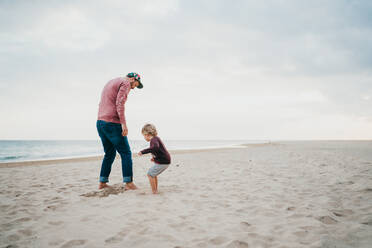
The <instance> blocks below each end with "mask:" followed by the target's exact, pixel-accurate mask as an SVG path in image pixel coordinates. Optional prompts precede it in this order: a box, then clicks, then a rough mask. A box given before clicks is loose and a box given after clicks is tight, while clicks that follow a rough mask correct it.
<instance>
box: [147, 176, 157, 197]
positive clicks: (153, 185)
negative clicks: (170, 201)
mask: <svg viewBox="0 0 372 248" xmlns="http://www.w3.org/2000/svg"><path fill="white" fill-rule="evenodd" d="M147 177H148V178H149V182H150V185H151V190H152V193H154V194H156V193H157V192H156V185H155V178H153V177H152V176H150V175H147Z"/></svg>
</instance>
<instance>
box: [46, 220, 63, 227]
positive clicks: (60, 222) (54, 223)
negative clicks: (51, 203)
mask: <svg viewBox="0 0 372 248" xmlns="http://www.w3.org/2000/svg"><path fill="white" fill-rule="evenodd" d="M48 224H49V225H52V226H59V225H62V224H63V221H49V222H48Z"/></svg>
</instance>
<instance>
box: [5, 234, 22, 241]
mask: <svg viewBox="0 0 372 248" xmlns="http://www.w3.org/2000/svg"><path fill="white" fill-rule="evenodd" d="M20 238H21V237H20V236H19V235H17V234H11V235H9V236H8V237H7V239H8V240H9V241H18V240H19V239H20Z"/></svg>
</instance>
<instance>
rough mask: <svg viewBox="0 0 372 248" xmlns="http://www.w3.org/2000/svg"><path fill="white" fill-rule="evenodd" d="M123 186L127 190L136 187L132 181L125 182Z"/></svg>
mask: <svg viewBox="0 0 372 248" xmlns="http://www.w3.org/2000/svg"><path fill="white" fill-rule="evenodd" d="M124 188H125V189H127V190H130V189H132V190H134V189H137V186H136V185H135V184H134V183H133V182H130V183H126V184H125V187H124Z"/></svg>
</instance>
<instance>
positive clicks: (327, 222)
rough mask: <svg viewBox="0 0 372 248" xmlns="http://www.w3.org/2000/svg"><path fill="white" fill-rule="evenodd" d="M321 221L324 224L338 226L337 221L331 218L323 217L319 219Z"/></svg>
mask: <svg viewBox="0 0 372 248" xmlns="http://www.w3.org/2000/svg"><path fill="white" fill-rule="evenodd" d="M318 220H319V221H321V222H323V223H324V224H327V225H330V224H336V223H337V220H335V219H333V218H332V217H329V216H321V217H319V218H318Z"/></svg>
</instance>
